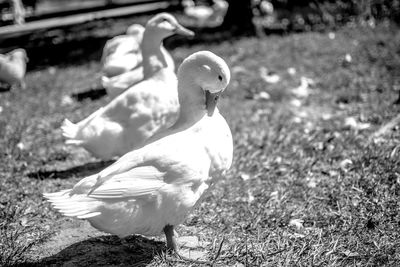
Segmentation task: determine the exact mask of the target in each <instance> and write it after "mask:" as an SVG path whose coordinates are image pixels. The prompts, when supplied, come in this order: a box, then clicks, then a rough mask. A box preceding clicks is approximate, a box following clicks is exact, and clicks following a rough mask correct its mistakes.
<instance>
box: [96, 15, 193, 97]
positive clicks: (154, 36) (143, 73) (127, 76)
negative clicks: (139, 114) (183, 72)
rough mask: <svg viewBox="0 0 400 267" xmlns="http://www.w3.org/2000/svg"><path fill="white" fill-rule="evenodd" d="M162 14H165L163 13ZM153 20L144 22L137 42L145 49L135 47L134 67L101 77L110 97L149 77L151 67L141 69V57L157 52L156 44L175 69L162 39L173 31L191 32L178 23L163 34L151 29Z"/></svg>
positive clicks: (168, 63) (127, 59)
mask: <svg viewBox="0 0 400 267" xmlns="http://www.w3.org/2000/svg"><path fill="white" fill-rule="evenodd" d="M163 14H164V15H165V13H163ZM168 16H170V18H169V19H170V20H171V21H173V23H174V24H175V25H179V24H178V22H177V21H176V19H175V18H174V17H173V16H171V15H168ZM155 21H157V20H154V19H151V20H149V22H148V23H147V24H146V29H145V30H144V31H145V33H143V36H144V37H143V38H142V41H140V43H139V44H140V47H145V49H144V50H143V49H141V48H139V49H137V55H138V57H137V58H136V59H137V60H136V61H134V60H133V61H134V63H135V64H136V65H135V67H134V68H132V69H130V70H128V71H124V72H123V73H121V74H119V75H116V76H113V77H111V76H109V75H108V76H107V75H106V74H105V75H103V76H102V77H101V82H102V85H103V87H104V88H105V89H106V91H107V94H108V95H110V96H111V97H115V96H117V95H119V94H121V93H122V92H124V91H125V90H126V89H128V88H129V87H131V86H133V85H135V84H137V83H138V82H140V81H142V80H143V79H144V78H147V77H150V76H151V75H152V74H153V70H152V69H149V68H146V69H143V64H142V58H143V57H146V58H147V60H148V58H149V57H150V56H151V55H153V54H154V53H157V52H158V51H159V50H160V48H159V47H158V44H161V51H162V53H163V56H164V60H165V63H166V67H168V68H170V69H172V70H175V63H174V60H173V59H172V57H171V55H170V54H169V53H168V52H167V50H166V49H165V48H164V47H163V46H162V41H163V39H165V38H166V37H169V36H170V35H173V34H175V33H176V34H181V35H184V36H192V35H193V32H191V31H188V30H186V29H185V28H183V27H182V26H180V25H179V27H177V30H175V31H171V32H170V34H169V35H165V32H161V31H154V30H153V28H154V27H157V26H158V25H156V24H155ZM154 44H157V45H154ZM132 57H133V56H132ZM121 59H122V60H123V61H125V60H126V62H128V61H130V59H129V57H127V56H126V57H122V58H121Z"/></svg>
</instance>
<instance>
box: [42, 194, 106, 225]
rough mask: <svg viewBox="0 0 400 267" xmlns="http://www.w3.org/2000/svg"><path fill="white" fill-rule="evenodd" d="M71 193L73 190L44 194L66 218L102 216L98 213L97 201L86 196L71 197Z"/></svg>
mask: <svg viewBox="0 0 400 267" xmlns="http://www.w3.org/2000/svg"><path fill="white" fill-rule="evenodd" d="M70 193H71V189H67V190H63V191H60V192H56V193H44V194H43V196H44V197H45V198H46V199H47V201H49V202H50V203H51V204H52V206H53V207H54V208H55V209H56V210H58V211H59V212H61V213H62V214H64V215H65V216H69V217H77V218H79V219H88V218H92V217H95V216H98V215H100V214H101V213H100V212H99V211H96V209H97V207H98V201H97V200H96V199H93V198H90V197H88V196H86V195H85V194H76V195H71V194H70Z"/></svg>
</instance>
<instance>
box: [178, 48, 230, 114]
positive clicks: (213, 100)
mask: <svg viewBox="0 0 400 267" xmlns="http://www.w3.org/2000/svg"><path fill="white" fill-rule="evenodd" d="M178 79H179V82H180V81H181V80H191V82H190V84H191V85H192V86H191V87H193V88H194V89H193V91H190V92H189V90H185V89H184V88H183V90H182V91H183V92H181V90H180V91H179V94H180V97H179V98H180V101H187V100H185V99H184V98H187V99H192V101H190V102H200V103H197V104H200V105H201V106H202V109H203V110H205V111H206V112H207V114H208V116H212V115H213V113H214V110H215V107H216V105H217V103H218V100H219V97H220V95H221V93H222V92H223V91H224V90H225V89H226V87H227V86H228V84H229V81H230V71H229V68H228V65H227V64H226V63H225V61H224V60H223V59H222V58H220V57H219V56H217V55H215V54H214V53H212V52H210V51H200V52H196V53H194V54H192V55H190V56H189V57H187V58H186V59H185V60H184V61H183V62H182V64H181V66H180V67H179V69H178ZM199 88H200V89H199ZM186 91H187V92H186ZM181 95H183V97H182V98H181ZM189 95H190V96H189ZM195 99H196V100H197V101H196V100H195ZM192 104H194V105H196V103H192ZM181 105H182V104H181Z"/></svg>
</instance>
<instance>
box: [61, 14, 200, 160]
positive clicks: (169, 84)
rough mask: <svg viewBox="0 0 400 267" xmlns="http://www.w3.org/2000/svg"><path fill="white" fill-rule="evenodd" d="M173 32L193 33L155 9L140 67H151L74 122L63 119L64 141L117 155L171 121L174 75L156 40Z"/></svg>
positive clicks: (174, 100)
mask: <svg viewBox="0 0 400 267" xmlns="http://www.w3.org/2000/svg"><path fill="white" fill-rule="evenodd" d="M174 33H181V34H187V35H192V34H193V33H192V32H191V31H189V30H187V29H185V28H184V27H182V26H181V25H180V24H178V22H177V21H176V20H175V18H174V17H173V16H171V15H169V14H167V13H162V14H159V15H156V16H155V17H154V18H152V19H151V20H150V21H149V22H148V23H147V26H146V31H145V33H144V36H143V39H144V40H148V42H147V41H146V42H143V43H142V51H143V53H144V54H146V55H148V56H146V57H145V58H143V72H144V73H145V74H146V73H152V74H153V75H152V76H149V77H146V76H145V77H144V78H145V80H143V81H142V82H140V83H138V84H136V85H134V86H133V87H131V88H129V89H128V90H126V91H125V92H123V93H122V94H120V95H119V96H117V97H116V98H114V99H113V100H112V101H111V102H110V103H109V104H107V105H106V106H104V107H102V108H100V109H99V110H97V111H96V112H94V113H93V114H91V115H90V116H89V117H87V118H86V119H84V120H82V121H80V122H79V123H77V124H73V123H72V122H70V121H69V120H67V119H66V120H65V121H64V123H63V125H62V127H61V128H62V132H63V136H64V137H66V138H67V140H66V143H67V144H75V145H80V146H82V147H84V148H85V149H86V150H88V151H89V152H91V153H92V154H93V155H94V156H96V157H98V158H102V159H110V158H113V157H115V156H122V155H123V154H125V153H127V152H129V151H131V150H132V149H134V148H137V147H139V146H142V145H143V144H144V142H145V141H146V140H147V139H148V138H149V137H151V136H153V135H154V134H155V133H156V132H158V131H160V130H162V129H166V128H168V127H169V126H171V125H172V124H173V123H174V122H175V120H176V118H177V115H178V110H179V105H178V99H177V80H176V75H175V72H174V70H173V69H171V68H170V67H169V66H170V65H168V63H167V60H166V58H165V53H164V52H165V49H164V48H163V47H162V43H161V40H162V39H164V37H166V36H170V35H172V34H174Z"/></svg>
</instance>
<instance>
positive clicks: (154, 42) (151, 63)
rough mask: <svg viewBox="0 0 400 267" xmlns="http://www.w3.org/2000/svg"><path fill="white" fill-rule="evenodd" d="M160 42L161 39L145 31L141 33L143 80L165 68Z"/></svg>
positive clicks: (164, 58)
mask: <svg viewBox="0 0 400 267" xmlns="http://www.w3.org/2000/svg"><path fill="white" fill-rule="evenodd" d="M162 40H163V38H162V37H160V36H157V35H154V34H152V33H151V32H149V31H147V30H146V31H145V32H144V33H143V41H142V43H141V49H142V55H143V76H144V78H145V79H147V78H148V77H150V76H152V75H153V74H154V73H156V72H157V71H159V70H160V69H162V68H166V67H167V60H166V57H165V54H164V53H165V49H164V47H163V45H162Z"/></svg>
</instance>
